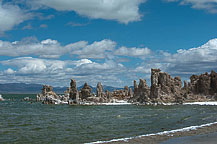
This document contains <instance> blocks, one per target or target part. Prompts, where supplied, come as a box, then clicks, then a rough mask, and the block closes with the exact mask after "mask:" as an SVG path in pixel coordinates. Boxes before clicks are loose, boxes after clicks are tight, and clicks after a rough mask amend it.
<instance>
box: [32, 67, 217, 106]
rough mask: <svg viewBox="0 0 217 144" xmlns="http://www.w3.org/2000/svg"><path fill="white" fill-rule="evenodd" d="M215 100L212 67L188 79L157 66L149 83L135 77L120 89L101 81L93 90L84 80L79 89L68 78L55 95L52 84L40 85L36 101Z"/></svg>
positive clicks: (140, 102)
mask: <svg viewBox="0 0 217 144" xmlns="http://www.w3.org/2000/svg"><path fill="white" fill-rule="evenodd" d="M216 100H217V73H216V72H215V71H211V73H210V74H208V73H207V72H206V73H204V74H201V75H192V76H191V77H190V82H188V83H187V82H186V81H184V84H183V83H182V80H181V78H180V77H175V78H173V77H172V76H170V75H169V74H168V73H166V72H161V70H160V69H151V86H150V87H149V86H148V85H147V83H146V80H145V79H140V81H139V84H138V85H137V82H136V81H135V80H134V87H133V89H132V88H129V87H128V86H125V87H124V89H122V90H114V91H113V92H110V91H108V90H105V91H104V90H103V85H102V83H101V82H99V83H98V84H97V92H96V94H94V93H92V89H91V87H90V86H89V85H88V84H87V83H85V84H84V86H83V88H81V89H80V91H79V90H78V89H77V85H76V80H74V79H71V82H70V87H69V88H68V89H67V90H66V91H65V92H64V95H57V94H56V93H55V92H54V91H53V87H52V86H48V85H43V88H42V92H41V93H40V94H38V95H37V97H36V101H38V102H42V103H43V104H69V105H108V104H138V105H170V104H183V103H187V102H208V101H216Z"/></svg>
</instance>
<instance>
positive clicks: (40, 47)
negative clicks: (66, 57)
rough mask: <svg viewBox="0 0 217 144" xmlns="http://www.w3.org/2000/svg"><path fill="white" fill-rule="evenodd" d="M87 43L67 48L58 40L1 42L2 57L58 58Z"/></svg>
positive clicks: (27, 39) (26, 39)
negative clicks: (32, 56)
mask: <svg viewBox="0 0 217 144" xmlns="http://www.w3.org/2000/svg"><path fill="white" fill-rule="evenodd" d="M86 44H87V42H84V41H79V42H76V43H73V44H69V45H66V46H61V44H60V43H59V42H58V41H56V40H51V39H47V40H43V41H41V42H39V41H38V40H37V39H35V38H32V37H30V38H25V39H23V40H21V41H15V42H8V41H2V40H0V55H2V56H28V55H35V56H40V57H42V58H58V57H60V56H61V55H63V54H65V53H67V52H70V51H72V50H73V49H74V48H80V47H84V46H86Z"/></svg>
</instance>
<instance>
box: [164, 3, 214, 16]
mask: <svg viewBox="0 0 217 144" xmlns="http://www.w3.org/2000/svg"><path fill="white" fill-rule="evenodd" d="M167 1H168V2H176V1H179V2H180V4H191V5H192V8H195V9H205V10H208V11H209V12H211V13H217V0H167Z"/></svg>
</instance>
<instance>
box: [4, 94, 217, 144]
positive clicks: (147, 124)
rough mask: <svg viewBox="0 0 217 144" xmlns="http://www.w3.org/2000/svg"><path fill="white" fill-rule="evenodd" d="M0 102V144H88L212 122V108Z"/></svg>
mask: <svg viewBox="0 0 217 144" xmlns="http://www.w3.org/2000/svg"><path fill="white" fill-rule="evenodd" d="M27 96H29V97H32V98H35V95H26V94H25V95H12V94H10V95H9V94H7V95H4V94H3V97H4V98H5V99H10V100H6V101H4V102H0V143H17V144H23V143H37V144H38V143H73V144H80V143H87V142H94V141H102V140H111V139H116V138H125V137H132V136H138V135H143V134H149V133H156V132H161V131H166V130H173V129H180V128H183V127H187V126H192V125H201V124H205V123H212V122H216V121H217V106H199V105H174V106H136V105H122V106H69V105H43V104H41V103H36V102H33V103H30V102H25V101H21V100H22V99H23V98H24V97H27Z"/></svg>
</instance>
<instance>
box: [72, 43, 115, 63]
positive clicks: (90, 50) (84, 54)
mask: <svg viewBox="0 0 217 144" xmlns="http://www.w3.org/2000/svg"><path fill="white" fill-rule="evenodd" d="M115 47H116V42H114V41H111V40H107V39H105V40H102V41H98V42H97V41H96V42H94V43H92V44H90V45H87V46H85V47H80V48H79V49H76V50H75V49H74V50H73V51H72V52H71V54H73V55H78V56H79V57H80V58H95V59H103V58H105V57H106V54H107V53H108V52H111V51H113V50H114V48H115Z"/></svg>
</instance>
